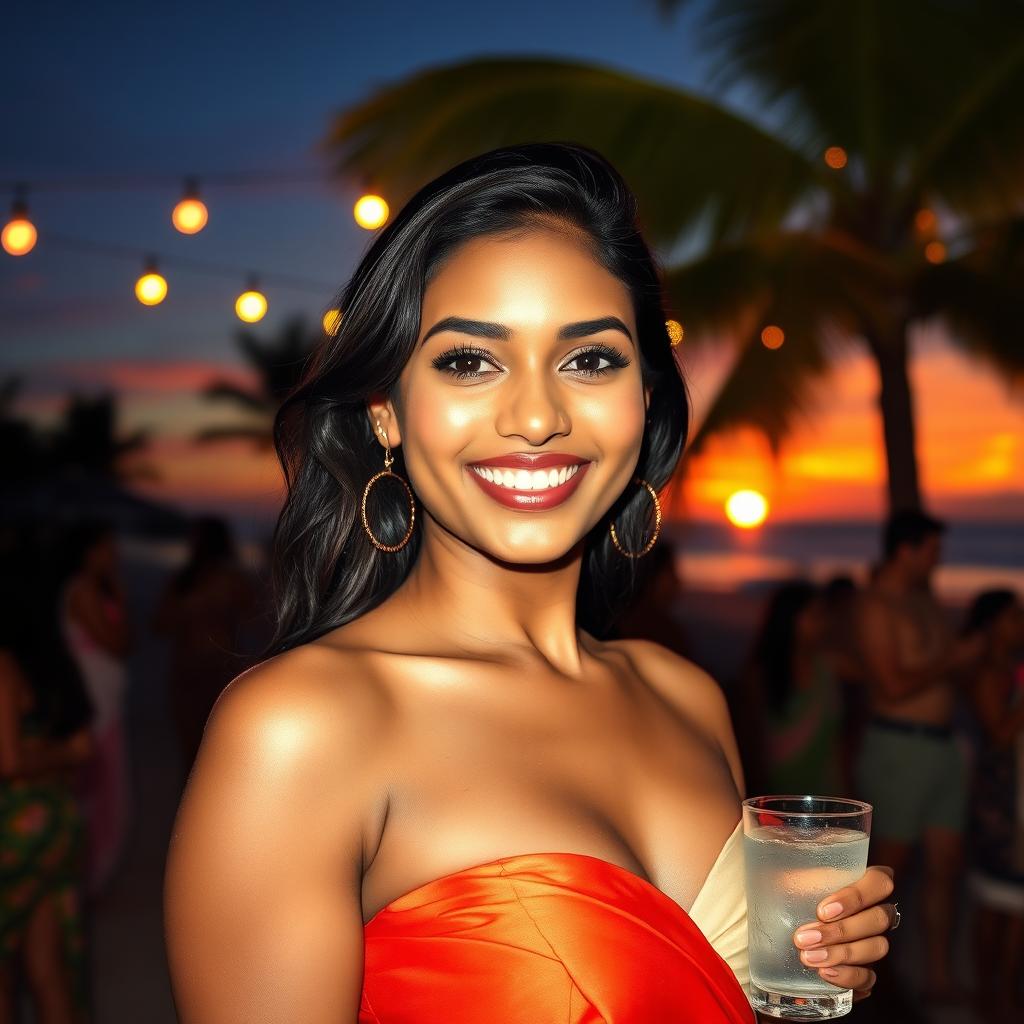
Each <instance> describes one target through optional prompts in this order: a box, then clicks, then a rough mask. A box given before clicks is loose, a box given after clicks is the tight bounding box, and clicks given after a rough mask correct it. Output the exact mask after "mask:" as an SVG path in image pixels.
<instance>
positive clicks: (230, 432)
mask: <svg viewBox="0 0 1024 1024" xmlns="http://www.w3.org/2000/svg"><path fill="white" fill-rule="evenodd" d="M195 439H196V440H197V441H200V442H202V443H204V444H206V443H210V442H214V441H252V442H253V444H254V445H255V446H256V447H257V448H267V449H269V448H271V447H273V443H274V441H273V436H272V434H271V430H270V426H269V424H268V425H267V426H265V427H261V426H243V425H238V426H234V425H232V426H222V427H204V428H203V429H202V430H199V431H197V432H196V434H195Z"/></svg>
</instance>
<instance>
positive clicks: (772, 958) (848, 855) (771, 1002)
mask: <svg viewBox="0 0 1024 1024" xmlns="http://www.w3.org/2000/svg"><path fill="white" fill-rule="evenodd" d="M870 834H871V805H870V804H866V803H862V802H861V801H860V800H848V799H845V798H842V797H832V796H756V797H751V798H750V799H748V800H744V801H743V856H744V861H745V867H746V880H747V929H748V933H749V939H750V1001H751V1004H752V1005H753V1007H754V1009H755V1010H756V1011H757V1012H758V1013H763V1014H765V1015H766V1016H768V1017H783V1018H786V1019H787V1020H824V1019H827V1018H830V1017H842V1016H843V1015H844V1014H847V1013H849V1012H850V1010H851V1009H852V1007H853V992H851V991H850V990H849V989H841V988H837V987H836V986H835V985H830V984H829V983H828V982H827V981H825V980H824V979H822V978H821V977H820V976H819V975H818V972H817V971H816V970H814V969H812V968H810V967H805V966H804V965H803V963H802V962H801V960H800V951H799V949H797V947H796V946H795V945H794V944H793V933H794V932H795V931H796V929H797V928H798V927H799V926H800V925H802V924H806V923H808V922H811V921H816V920H817V919H818V914H817V910H818V904H819V903H820V902H821V901H822V899H824V898H825V897H826V896H830V895H832V893H834V892H836V891H837V890H839V889H842V888H843V886H845V885H850V884H851V883H853V882H856V881H857V880H858V879H860V877H861V876H862V875H863V874H864V871H865V870H866V868H867V862H868V837H869V836H870Z"/></svg>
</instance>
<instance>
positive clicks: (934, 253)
mask: <svg viewBox="0 0 1024 1024" xmlns="http://www.w3.org/2000/svg"><path fill="white" fill-rule="evenodd" d="M924 258H925V259H926V260H927V261H928V262H929V263H943V262H945V259H946V247H945V246H944V245H943V244H942V242H929V243H928V244H927V245H926V246H925V247H924Z"/></svg>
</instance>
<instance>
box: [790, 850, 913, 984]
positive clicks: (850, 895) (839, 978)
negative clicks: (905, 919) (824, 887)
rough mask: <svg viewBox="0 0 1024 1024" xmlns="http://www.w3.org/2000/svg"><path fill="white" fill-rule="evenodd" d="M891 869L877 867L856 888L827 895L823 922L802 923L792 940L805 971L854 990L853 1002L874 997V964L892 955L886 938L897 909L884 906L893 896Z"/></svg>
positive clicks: (821, 909) (820, 913) (820, 912)
mask: <svg viewBox="0 0 1024 1024" xmlns="http://www.w3.org/2000/svg"><path fill="white" fill-rule="evenodd" d="M892 878H893V872H892V868H889V867H883V866H881V865H878V864H874V865H872V866H871V867H869V868H868V869H867V871H865V872H864V875H863V876H862V877H861V879H860V880H859V881H857V882H855V883H854V884H853V885H848V886H846V888H844V889H840V890H839V891H838V892H837V893H834V894H833V895H832V896H826V897H825V899H823V900H822V901H821V903H819V904H818V911H817V913H818V920H817V921H814V922H813V923H811V924H802V925H800V927H799V928H797V930H796V932H795V933H794V935H793V944H794V945H795V946H796V947H797V949H799V950H800V960H801V962H802V963H803V964H804V966H805V967H810V968H812V969H813V970H816V971H817V972H818V975H819V977H820V978H821V979H822V980H823V981H827V982H828V983H829V984H831V985H836V986H837V987H838V988H849V989H853V998H854V999H855V1000H857V999H864V998H865V997H866V996H869V995H871V988H872V986H873V985H874V984H875V972H874V971H873V970H871V969H870V968H869V967H864V966H861V965H863V964H873V963H875V961H877V960H881V959H882V957H884V956H885V954H886V953H888V952H889V940H888V939H887V938H886V937H885V933H886V932H888V931H890V930H891V929H892V926H893V923H894V922H895V920H896V910H895V907H894V905H893V904H892V903H883V902H882V901H883V900H885V899H888V897H889V896H891V895H892V891H893V880H892Z"/></svg>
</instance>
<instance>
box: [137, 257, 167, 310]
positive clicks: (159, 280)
mask: <svg viewBox="0 0 1024 1024" xmlns="http://www.w3.org/2000/svg"><path fill="white" fill-rule="evenodd" d="M135 298H137V299H138V300H139V302H141V303H142V304H143V305H144V306H159V305H160V303H161V302H163V301H164V299H166V298H167V280H166V278H164V277H163V275H162V274H159V273H157V269H156V257H155V256H150V258H149V259H148V260H146V268H145V270H144V271H143V273H142V276H141V277H140V278H139V279H138V280H137V281H136V282H135Z"/></svg>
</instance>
